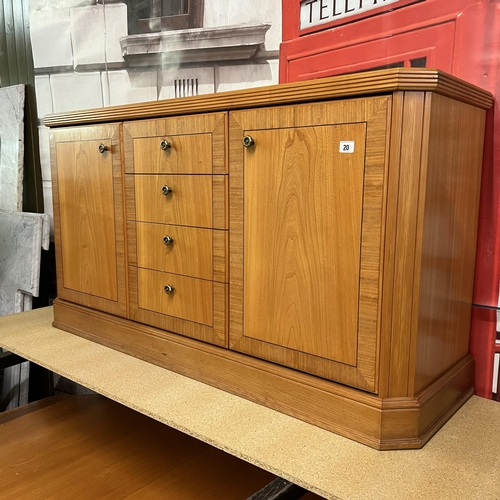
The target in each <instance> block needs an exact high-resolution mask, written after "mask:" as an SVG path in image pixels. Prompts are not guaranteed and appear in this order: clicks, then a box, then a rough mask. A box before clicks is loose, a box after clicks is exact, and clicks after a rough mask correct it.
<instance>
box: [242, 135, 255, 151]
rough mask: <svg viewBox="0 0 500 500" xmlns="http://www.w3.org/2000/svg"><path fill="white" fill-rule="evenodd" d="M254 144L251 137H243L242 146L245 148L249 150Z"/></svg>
mask: <svg viewBox="0 0 500 500" xmlns="http://www.w3.org/2000/svg"><path fill="white" fill-rule="evenodd" d="M254 144H255V141H254V140H253V137H252V136H251V135H246V136H245V137H243V146H245V147H246V148H249V147H250V146H253V145H254Z"/></svg>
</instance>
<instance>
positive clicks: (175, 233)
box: [136, 222, 213, 280]
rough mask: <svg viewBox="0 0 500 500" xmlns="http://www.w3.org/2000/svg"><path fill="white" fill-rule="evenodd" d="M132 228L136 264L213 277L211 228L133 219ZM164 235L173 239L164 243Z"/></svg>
mask: <svg viewBox="0 0 500 500" xmlns="http://www.w3.org/2000/svg"><path fill="white" fill-rule="evenodd" d="M136 231H137V265H138V266H139V267H144V268H147V269H153V270H156V271H164V272H169V273H174V274H185V275H186V276H191V277H194V278H203V279H206V280H212V279H213V265H212V260H213V259H212V246H213V244H212V242H213V231H212V230H211V229H200V228H194V227H184V226H171V225H165V224H147V223H143V222H137V223H136ZM165 236H168V237H170V238H172V239H173V241H172V242H171V243H169V244H168V245H165V243H164V241H163V240H164V238H165Z"/></svg>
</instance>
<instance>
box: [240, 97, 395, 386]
mask: <svg viewBox="0 0 500 500" xmlns="http://www.w3.org/2000/svg"><path fill="white" fill-rule="evenodd" d="M390 100H391V98H390V97H377V98H370V99H356V100H350V101H349V100H348V101H342V102H329V103H321V104H305V105H297V106H287V107H280V108H270V109H269V108H268V109H259V110H250V111H238V112H234V113H232V114H231V119H230V127H231V128H230V137H231V144H230V148H231V151H230V155H231V157H230V158H231V162H230V168H231V170H230V175H231V183H230V252H231V272H230V276H231V278H230V280H231V281H230V282H231V291H230V301H231V304H230V310H231V321H230V347H231V348H232V349H234V350H237V351H241V352H245V353H248V354H251V355H254V356H257V357H260V358H264V359H268V360H270V361H274V362H276V363H280V364H283V365H286V366H289V367H292V368H295V369H299V370H303V371H305V372H309V373H313V374H316V375H320V376H323V377H325V378H330V379H333V380H338V381H340V382H343V383H346V384H349V385H353V386H356V387H361V388H363V389H366V390H369V391H372V392H376V389H377V388H376V365H377V351H376V345H377V339H378V335H379V332H378V323H379V322H378V317H379V310H380V297H379V285H380V283H379V280H380V278H379V277H380V272H379V271H380V260H381V246H382V235H383V221H384V216H383V206H384V178H385V177H386V164H387V162H386V158H387V154H386V148H387V124H388V123H389V111H390Z"/></svg>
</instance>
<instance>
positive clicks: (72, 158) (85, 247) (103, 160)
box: [50, 124, 127, 316]
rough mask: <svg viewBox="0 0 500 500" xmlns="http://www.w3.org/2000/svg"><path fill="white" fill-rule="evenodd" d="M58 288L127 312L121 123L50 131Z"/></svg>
mask: <svg viewBox="0 0 500 500" xmlns="http://www.w3.org/2000/svg"><path fill="white" fill-rule="evenodd" d="M50 152H51V161H52V182H53V200H54V238H55V245H56V266H57V292H58V296H59V297H60V298H61V299H64V300H67V301H70V302H74V303H77V304H81V305H84V306H87V307H91V308H92V309H98V310H100V311H104V312H108V313H111V314H115V315H118V316H127V300H126V296H127V293H126V276H125V270H126V266H125V235H124V215H123V214H124V206H123V203H124V201H123V185H122V179H123V175H122V162H121V150H120V126H119V125H118V124H117V125H99V126H88V127H74V128H73V127H72V128H64V129H56V130H53V131H51V144H50Z"/></svg>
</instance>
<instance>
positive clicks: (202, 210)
mask: <svg viewBox="0 0 500 500" xmlns="http://www.w3.org/2000/svg"><path fill="white" fill-rule="evenodd" d="M134 180H135V211H136V218H137V221H142V222H158V223H163V224H179V225H185V226H197V227H207V228H211V227H212V176H211V175H135V176H134ZM164 185H167V186H169V187H170V188H171V189H172V193H171V194H169V195H167V196H165V195H163V194H162V191H161V189H162V187H163V186H164Z"/></svg>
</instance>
